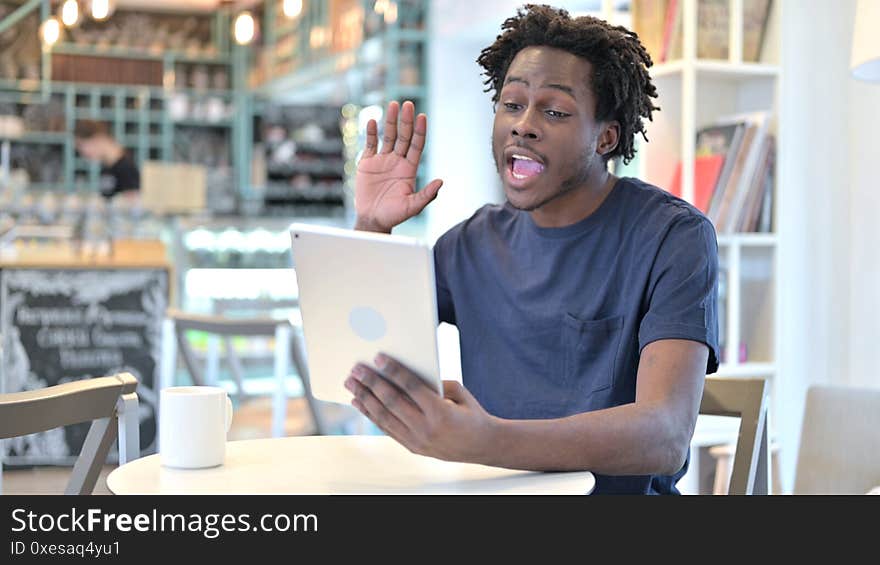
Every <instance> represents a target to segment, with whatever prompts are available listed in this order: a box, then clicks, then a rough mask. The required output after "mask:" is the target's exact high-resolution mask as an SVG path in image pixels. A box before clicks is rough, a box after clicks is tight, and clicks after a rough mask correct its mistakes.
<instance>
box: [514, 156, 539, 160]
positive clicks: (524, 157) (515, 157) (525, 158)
mask: <svg viewBox="0 0 880 565" xmlns="http://www.w3.org/2000/svg"><path fill="white" fill-rule="evenodd" d="M511 157H513V158H514V159H520V160H522V161H534V159H531V158H529V157H526V156H525V155H511Z"/></svg>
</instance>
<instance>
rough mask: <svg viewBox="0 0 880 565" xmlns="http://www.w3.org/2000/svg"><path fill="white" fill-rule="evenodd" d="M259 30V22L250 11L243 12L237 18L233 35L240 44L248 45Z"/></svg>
mask: <svg viewBox="0 0 880 565" xmlns="http://www.w3.org/2000/svg"><path fill="white" fill-rule="evenodd" d="M256 31H257V23H256V22H255V21H254V17H253V16H252V15H251V13H250V12H242V13H240V14H239V15H238V16H236V18H235V22H234V24H233V35H234V36H235V41H236V43H238V44H239V45H247V44H248V43H250V42H251V41H253V39H254V35H255V34H256Z"/></svg>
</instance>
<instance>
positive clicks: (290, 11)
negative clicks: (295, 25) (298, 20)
mask: <svg viewBox="0 0 880 565" xmlns="http://www.w3.org/2000/svg"><path fill="white" fill-rule="evenodd" d="M281 9H282V10H283V11H284V15H285V16H286V17H288V18H291V19H293V18H295V17H297V16H298V15H300V14H301V13H302V9H303V2H302V0H284V3H283V4H282V5H281Z"/></svg>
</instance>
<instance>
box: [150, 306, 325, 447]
mask: <svg viewBox="0 0 880 565" xmlns="http://www.w3.org/2000/svg"><path fill="white" fill-rule="evenodd" d="M284 304H285V305H286V306H291V305H295V304H296V302H285V303H284ZM166 320H167V322H168V323H170V324H171V327H173V332H174V340H173V342H171V341H169V342H166V344H167V345H168V346H169V347H170V346H172V345H175V344H176V347H177V348H179V350H180V357H181V359H183V363H184V365H185V366H186V369H187V371H188V372H189V374H190V376H191V377H192V379H193V383H195V384H196V385H203V384H205V383H206V382H207V381H206V378H205V375H204V373H203V371H202V369H201V367H200V366H199V364H198V363H197V362H196V355H195V352H194V351H193V350H192V346H191V345H190V344H189V341H188V340H187V339H186V335H185V334H186V332H187V331H190V330H197V331H203V332H207V333H210V334H215V335H218V336H221V337H222V338H223V340H224V342H225V347H226V356H227V358H228V360H229V369H230V371H231V372H232V374H233V377H234V378H235V380H236V382H237V384H238V390H239V393H240V394H241V393H242V392H243V379H244V377H243V371H242V368H241V361H240V359H239V358H238V356H237V355H236V353H235V348H234V347H233V346H232V341H231V339H230V338H231V337H233V336H236V337H238V336H265V337H269V336H272V337H275V339H276V351H275V353H276V366H277V365H278V362H279V361H280V360H279V358H278V357H279V355H280V356H282V357H287V356H290V357H291V360H292V361H293V364H294V366H295V368H296V372H297V374H298V375H299V377H300V380H301V382H302V385H303V389H304V392H305V394H304V396H305V398H306V402H307V403H308V406H309V411H310V412H311V414H312V420H313V422H314V424H315V430H316V433H317V434H318V435H324V434H325V433H326V431H327V427H326V423H325V421H324V416H323V414H322V412H321V410H320V408H319V406H318V401H317V400H315V398H314V397H313V396H312V389H311V386H310V384H309V376H308V370H307V363H306V361H305V352H304V350H303V348H302V338H301V337H300V336H297V335H296V333H295V332H292V330H293V327H292V326H291V324H290V321H289V320H278V319H275V318H271V317H269V316H263V317H250V318H239V317H226V316H211V315H202V314H193V313H189V312H183V311H181V310H177V309H174V308H169V309H168V310H167V312H166ZM165 331H168V330H167V327H166V330H165ZM282 341H283V342H286V343H285V344H283V346H282V344H281V342H282ZM175 355H176V354H175ZM170 365H173V363H170ZM284 365H285V366H286V360H285V361H284ZM167 370H168V371H169V374H168V375H167V376H166V377H164V378H163V381H164V384H163V387H164V386H171V382H172V381H173V378H172V377H173V375H172V374H171V373H170V371H171V369H170V368H169V369H167ZM283 372H285V373H286V370H284V371H283ZM285 376H286V375H285ZM285 394H286V393H285V392H284V388H282V387H279V389H277V390H276V395H275V396H276V398H275V402H276V405H278V404H281V405H283V403H284V402H286V400H285V398H286V397H285ZM275 412H276V413H277V414H281V413H282V412H283V410H279V409H277V408H276V409H275ZM279 418H280V416H279ZM273 420H275V421H274V422H273V430H274V431H273V434H274V435H276V436H277V435H281V433H282V431H283V426H284V422H283V421H281V420H278V419H277V418H274V417H273Z"/></svg>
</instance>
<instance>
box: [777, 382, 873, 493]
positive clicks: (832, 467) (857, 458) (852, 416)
mask: <svg viewBox="0 0 880 565" xmlns="http://www.w3.org/2000/svg"><path fill="white" fill-rule="evenodd" d="M877 486H880V389H878V388H873V389H870V388H855V387H842V386H817V385H814V386H812V387H810V388H809V389H808V390H807V402H806V405H805V406H804V420H803V425H802V427H801V443H800V447H799V448H798V458H797V465H796V467H795V481H794V490H793V493H794V494H865V493H867V492H868V491H870V490H871V489H873V488H874V487H877Z"/></svg>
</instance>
